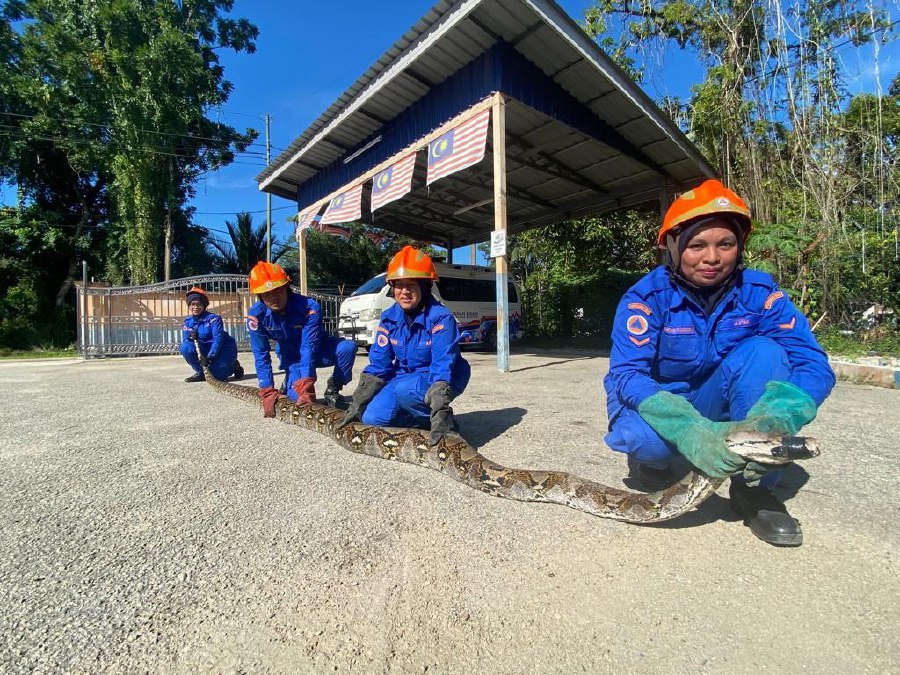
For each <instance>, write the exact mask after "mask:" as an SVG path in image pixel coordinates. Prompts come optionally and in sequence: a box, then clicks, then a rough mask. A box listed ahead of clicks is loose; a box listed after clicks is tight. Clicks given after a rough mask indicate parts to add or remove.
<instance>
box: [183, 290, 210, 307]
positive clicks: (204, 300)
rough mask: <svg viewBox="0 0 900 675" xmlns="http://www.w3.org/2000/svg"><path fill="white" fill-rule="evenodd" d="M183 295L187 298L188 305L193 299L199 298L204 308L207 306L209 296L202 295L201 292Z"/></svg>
mask: <svg viewBox="0 0 900 675" xmlns="http://www.w3.org/2000/svg"><path fill="white" fill-rule="evenodd" d="M185 297H186V298H187V304H189V305H190V304H191V303H192V302H194V300H199V301H200V304H201V305H203V307H204V309H205V308H206V307H208V306H209V298H207V297H206V296H205V295H203V293H188V294H187V295H186V296H185Z"/></svg>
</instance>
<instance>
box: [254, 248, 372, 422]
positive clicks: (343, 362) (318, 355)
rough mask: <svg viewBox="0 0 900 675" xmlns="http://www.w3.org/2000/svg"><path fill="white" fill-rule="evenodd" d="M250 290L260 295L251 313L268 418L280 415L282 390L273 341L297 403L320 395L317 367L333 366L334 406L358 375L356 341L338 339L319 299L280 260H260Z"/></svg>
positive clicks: (330, 398) (329, 388) (330, 396)
mask: <svg viewBox="0 0 900 675" xmlns="http://www.w3.org/2000/svg"><path fill="white" fill-rule="evenodd" d="M249 287H250V292H251V293H255V294H256V295H257V297H258V298H259V300H258V301H257V302H256V303H254V305H253V306H252V307H251V308H250V311H249V312H248V315H247V332H248V333H249V335H250V349H251V350H252V351H253V358H254V361H255V362H256V376H257V378H258V379H259V392H258V393H259V398H260V400H261V401H262V405H263V415H264V416H265V417H275V401H276V400H277V399H278V390H277V389H276V388H275V376H274V374H273V372H272V356H271V354H270V350H271V341H274V342H275V344H276V345H277V348H278V352H279V357H280V359H281V364H282V366H283V368H284V369H285V371H286V377H285V393H286V394H287V396H288V398H290V399H291V400H292V401H296V402H298V403H314V402H315V400H316V368H317V367H320V368H322V367H327V366H334V373H333V375H332V376H331V377H330V378H328V383H327V385H326V388H325V393H324V398H325V402H326V403H327V404H328V405H330V406H335V405H336V404H337V403H338V401H339V399H340V391H341V387H343V386H344V385H345V384H347V383H348V382H350V380H351V379H352V377H353V362H354V360H355V359H356V343H355V342H351V341H350V340H339V339H337V338H334V337H332V336H329V335H327V334H326V333H325V331H324V329H323V328H322V310H321V308H320V307H319V303H318V302H316V301H315V300H314V299H312V298H309V297H307V296H305V295H301V294H300V293H294V292H293V291H292V290H291V287H290V277H289V276H288V275H287V273H286V272H285V271H284V269H282V267H281V266H280V265H276V264H274V263H269V262H260V263H257V264H256V265H255V266H254V268H253V269H252V270H250V280H249Z"/></svg>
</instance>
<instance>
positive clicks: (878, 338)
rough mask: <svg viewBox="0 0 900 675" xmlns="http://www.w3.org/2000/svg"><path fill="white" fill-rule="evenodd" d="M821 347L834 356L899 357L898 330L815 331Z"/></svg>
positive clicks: (899, 338)
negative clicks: (843, 332) (845, 333)
mask: <svg viewBox="0 0 900 675" xmlns="http://www.w3.org/2000/svg"><path fill="white" fill-rule="evenodd" d="M816 339H817V340H818V341H819V344H820V345H822V348H823V349H824V350H825V351H826V352H828V353H829V354H833V355H835V356H852V357H857V356H867V355H873V356H890V357H894V358H900V331H893V330H890V329H887V328H883V327H878V328H873V329H872V330H870V331H859V332H857V333H854V334H852V335H844V334H842V333H841V332H840V331H838V330H835V329H830V330H824V331H822V332H821V333H816Z"/></svg>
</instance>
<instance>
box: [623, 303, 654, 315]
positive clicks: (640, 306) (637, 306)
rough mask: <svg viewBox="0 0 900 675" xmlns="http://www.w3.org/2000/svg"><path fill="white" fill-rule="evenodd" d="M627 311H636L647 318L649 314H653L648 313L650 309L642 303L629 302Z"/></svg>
mask: <svg viewBox="0 0 900 675" xmlns="http://www.w3.org/2000/svg"><path fill="white" fill-rule="evenodd" d="M628 309H636V310H637V311H639V312H643V313H644V314H646V315H647V316H650V315H651V314H653V312H652V311H650V308H649V307H648V306H647V305H645V304H644V303H643V302H629V303H628Z"/></svg>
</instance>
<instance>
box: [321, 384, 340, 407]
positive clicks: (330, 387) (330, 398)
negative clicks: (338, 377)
mask: <svg viewBox="0 0 900 675" xmlns="http://www.w3.org/2000/svg"><path fill="white" fill-rule="evenodd" d="M343 386H344V385H342V384H338V383H337V382H335V379H334V378H333V377H329V378H328V384H327V385H326V386H325V394H324V395H323V396H322V398H324V399H325V405H327V406H329V407H331V408H341V406H342V404H343V402H344V397H343V396H341V387H343Z"/></svg>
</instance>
